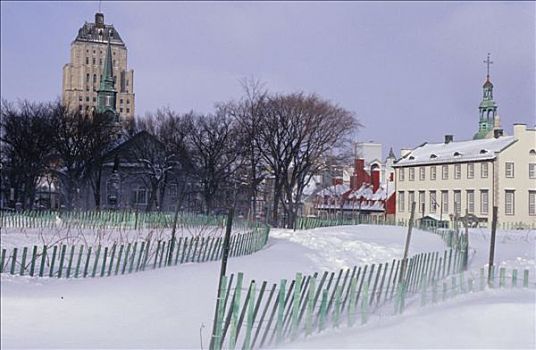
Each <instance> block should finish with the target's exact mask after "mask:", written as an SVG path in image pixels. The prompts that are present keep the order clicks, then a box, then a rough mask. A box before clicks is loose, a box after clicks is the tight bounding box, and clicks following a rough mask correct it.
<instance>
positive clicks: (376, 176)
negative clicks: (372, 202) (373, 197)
mask: <svg viewBox="0 0 536 350" xmlns="http://www.w3.org/2000/svg"><path fill="white" fill-rule="evenodd" d="M371 182H372V192H373V193H376V191H377V190H378V188H380V171H379V170H373V171H372V174H371Z"/></svg>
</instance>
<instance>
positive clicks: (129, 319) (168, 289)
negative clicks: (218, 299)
mask: <svg viewBox="0 0 536 350" xmlns="http://www.w3.org/2000/svg"><path fill="white" fill-rule="evenodd" d="M475 232H476V231H475ZM405 233H406V228H404V227H392V226H370V225H360V226H342V227H330V228H322V229H314V230H306V231H297V232H292V231H288V230H273V231H272V232H271V237H270V240H269V243H268V245H267V247H266V248H265V249H263V250H261V251H260V252H258V253H256V254H253V255H250V256H244V257H237V258H231V259H230V260H229V265H228V270H227V271H228V273H236V272H239V271H241V272H244V274H245V276H244V277H245V280H246V281H248V280H250V279H255V280H256V281H262V280H267V281H270V282H278V281H279V279H281V278H292V277H293V276H294V275H295V273H296V272H303V273H312V272H321V271H323V270H329V271H335V270H337V269H340V268H347V267H351V266H354V265H363V264H369V263H380V262H385V261H390V260H392V259H393V258H400V257H401V255H402V252H403V244H404V240H405ZM503 234H504V235H505V236H504V237H503V236H499V234H498V237H501V238H498V239H497V248H496V256H497V258H496V261H497V262H499V261H501V260H506V261H509V262H511V263H519V264H521V265H529V266H532V267H534V259H535V250H536V249H535V242H536V237H535V235H534V232H531V233H528V234H526V231H525V232H524V233H523V232H521V231H520V232H515V233H512V234H510V233H503ZM523 234H526V236H523ZM478 236H480V238H478ZM505 237H510V238H505ZM470 239H471V243H470V244H471V246H472V247H473V248H474V249H475V250H476V254H474V255H473V260H472V263H473V264H475V265H477V266H480V265H482V264H481V262H482V261H485V259H484V260H482V261H481V259H483V258H481V256H487V254H488V253H487V252H488V249H489V247H488V245H489V237H487V238H486V234H485V233H483V232H476V233H473V232H471V238H470ZM443 249H444V244H443V243H442V241H441V239H440V238H439V237H438V236H436V235H433V234H431V233H427V232H422V231H419V230H416V231H414V234H413V236H412V241H411V250H410V255H412V254H416V253H419V252H428V251H437V250H439V251H441V250H443ZM517 257H521V260H518V259H517ZM219 268H220V265H219V262H208V263H201V264H185V265H179V266H174V267H168V268H163V269H157V270H150V271H145V272H141V273H135V274H131V275H123V276H114V277H110V278H97V279H80V280H75V279H72V280H65V279H62V280H58V279H48V278H45V279H37V278H30V277H20V276H8V275H6V274H3V275H2V279H1V287H2V288H1V298H2V299H1V300H2V308H1V320H2V322H1V348H2V349H7V348H103V347H106V348H181V349H200V348H201V339H202V340H203V347H204V348H207V346H208V340H209V338H210V331H211V328H212V318H213V313H214V306H215V295H216V287H217V280H218V274H219ZM246 283H247V282H246ZM486 293H488V292H486ZM489 293H490V295H489V298H488V297H485V298H484V299H482V297H479V295H475V296H474V300H472V299H470V298H471V296H466V297H461V298H468V299H467V300H465V299H464V300H462V299H456V300H452V301H449V302H448V303H446V304H442V305H441V306H434V307H430V308H426V309H423V310H425V311H419V309H408V311H407V312H406V313H405V314H404V315H403V316H401V317H396V318H391V317H384V318H383V319H382V320H379V321H378V322H377V323H375V322H376V321H374V320H371V322H370V323H369V324H367V325H366V326H365V327H362V328H359V327H357V328H355V335H358V334H359V339H362V341H363V343H362V344H363V345H364V346H365V347H367V346H372V345H371V344H372V342H373V340H374V339H384V338H385V341H386V344H387V343H388V340H389V339H390V338H389V337H391V338H392V339H395V338H396V337H395V336H394V335H389V334H391V331H390V330H391V329H393V332H394V331H396V332H406V333H405V334H404V336H405V337H406V338H407V339H406V340H404V341H403V342H402V344H405V347H406V348H407V347H409V348H415V347H427V346H426V345H420V344H427V343H426V342H424V340H423V342H421V341H420V340H419V339H420V336H421V333H422V332H427V331H429V332H430V334H433V332H432V329H433V328H434V326H433V325H434V324H437V322H439V321H437V317H439V314H441V316H443V313H444V315H445V320H446V321H445V323H442V324H439V327H437V329H435V332H436V333H438V334H441V336H439V335H438V338H437V339H438V346H439V347H449V346H448V344H458V343H454V342H453V343H445V344H446V345H443V344H442V343H441V341H446V340H448V339H450V338H455V337H453V336H452V333H451V331H450V329H448V327H451V326H453V325H452V323H455V322H454V320H455V318H456V315H457V311H456V310H457V308H458V304H459V305H461V306H463V305H465V304H463V303H464V302H465V303H466V305H467V307H465V308H462V309H461V310H465V311H464V312H463V313H462V314H463V315H466V316H464V317H467V319H468V321H467V322H470V323H471V325H472V328H471V327H462V326H461V324H460V325H459V326H458V328H454V329H459V331H460V332H463V334H464V335H458V334H456V336H457V337H458V336H467V337H468V338H470V337H471V335H470V334H465V333H466V332H469V331H471V332H477V330H478V329H481V328H482V327H483V325H481V322H482V319H481V317H479V315H482V314H483V313H484V312H486V310H488V312H489V313H491V314H492V316H490V317H495V319H496V320H497V322H498V321H499V319H502V320H503V322H504V321H506V320H507V322H510V321H511V322H512V327H510V325H509V326H508V327H505V329H507V330H511V331H512V332H514V333H515V334H511V333H506V334H505V335H504V336H505V337H507V338H508V339H510V340H511V339H512V338H518V339H519V342H518V343H515V344H518V345H519V344H521V345H528V346H531V344H533V343H534V342H533V337H532V338H531V335H533V334H534V331H533V328H532V333H531V332H530V330H527V329H528V328H529V327H530V326H531V325H532V324H533V323H534V322H533V323H532V324H531V323H530V322H529V321H530V319H529V318H528V317H526V316H527V313H528V312H529V311H527V310H531V309H532V310H534V305H535V302H534V294H533V293H532V294H530V293H531V292H527V291H525V292H522V291H520V292H519V293H518V292H517V291H510V292H502V293H504V294H500V293H499V292H494V291H491V292H489ZM509 293H511V294H509ZM516 293H517V294H516ZM497 298H499V299H497ZM501 298H502V299H501ZM457 300H460V301H457ZM486 300H488V301H486ZM473 301H474V303H477V304H478V305H479V306H478V308H475V309H474V311H473V309H472V308H471V307H469V305H471V304H472V303H473ZM457 303H458V304H457ZM462 304H463V305H462ZM434 310H435V311H434ZM522 310H525V311H522ZM505 313H506V314H507V315H506V316H505ZM511 313H512V314H514V315H511ZM434 315H435V316H434ZM523 315H525V316H523ZM523 317H525V319H527V320H528V321H527V322H526V323H525V324H523V325H521V324H520V323H521V321H519V322H518V321H517V320H519V319H521V318H523ZM432 318H433V322H432ZM409 319H411V320H415V321H414V322H415V327H407V326H405V322H406V321H407V320H409ZM511 319H512V320H511ZM402 320H404V322H402ZM434 322H435V323H434ZM518 323H519V324H520V326H519V327H516V328H515V329H514V327H513V325H515V324H518ZM374 324H377V327H375V326H374ZM473 324H474V325H473ZM397 327H398V328H397ZM445 327H446V328H447V329H445ZM479 327H480V328H479ZM494 327H499V326H494ZM421 328H422V330H421ZM495 329H496V328H495ZM382 330H385V332H383V333H382ZM347 331H348V332H349V333H348V334H354V329H352V330H347ZM408 332H409V333H408ZM343 333H344V331H343V330H342V329H341V330H340V331H326V332H325V334H323V335H320V336H317V337H315V338H311V340H307V341H306V342H302V343H292V344H288V346H290V347H293V346H294V345H296V346H298V344H301V345H300V347H301V348H311V347H317V348H334V347H352V346H351V345H352V344H354V343H355V344H361V343H359V341H361V340H356V339H355V338H353V339H352V338H351V336H350V335H348V336H347V337H346V336H345V334H346V333H344V334H343ZM387 333H389V334H387ZM411 334H413V336H411ZM494 336H495V335H494ZM330 337H331V338H330ZM378 337H380V338H378ZM381 337H383V338H381ZM475 337H476V336H475ZM339 338H340V339H341V340H340V342H335V341H336V340H337V341H338V340H339ZM429 338H430V339H432V337H431V336H430V337H429ZM313 339H314V340H313ZM330 339H331V340H330ZM343 339H346V343H343V342H342V341H343ZM471 339H472V338H471ZM452 341H454V340H452ZM472 341H474V343H475V344H480V343H478V341H477V340H476V339H473V340H472ZM486 341H487V340H486ZM531 341H532V343H531ZM311 342H312V343H311ZM492 343H493V342H492V341H491V340H490V341H489V342H484V341H483V342H482V343H481V344H492ZM344 344H347V345H344ZM367 344H369V345H367ZM471 344H472V343H471ZM493 344H497V346H500V345H501V344H503V343H500V342H499V343H493ZM504 344H506V345H510V344H514V343H512V342H506V343H504ZM515 344H514V345H515ZM464 345H465V344H464ZM506 345H505V346H506ZM521 345H520V346H519V347H522V346H521ZM453 346H455V345H453ZM387 347H388V346H387ZM463 347H465V346H463ZM484 347H486V346H485V345H484Z"/></svg>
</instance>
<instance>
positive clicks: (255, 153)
mask: <svg viewBox="0 0 536 350" xmlns="http://www.w3.org/2000/svg"><path fill="white" fill-rule="evenodd" d="M241 84H242V88H243V90H244V96H243V97H242V98H241V99H240V100H239V101H238V102H229V103H227V104H225V105H220V106H219V108H220V109H223V110H225V112H226V113H228V114H229V115H231V116H232V117H233V118H234V119H235V120H236V122H237V127H238V128H239V132H240V134H241V135H242V138H243V157H244V172H245V176H244V178H245V182H246V187H247V198H248V200H249V201H250V203H249V204H250V207H249V212H250V214H251V215H252V216H254V215H256V213H257V201H256V200H257V197H258V193H259V186H260V184H261V183H262V182H263V181H264V179H265V178H266V175H267V172H266V162H265V161H264V159H263V157H262V154H261V152H260V150H259V147H258V146H257V134H258V129H259V126H260V125H261V117H262V113H261V110H262V108H263V104H264V103H265V101H266V98H267V91H266V90H265V88H264V85H263V84H262V83H261V82H260V81H258V80H254V79H243V80H242V81H241Z"/></svg>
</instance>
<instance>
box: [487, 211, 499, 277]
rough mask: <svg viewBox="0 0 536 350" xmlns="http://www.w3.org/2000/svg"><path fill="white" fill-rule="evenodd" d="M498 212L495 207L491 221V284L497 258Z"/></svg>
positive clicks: (489, 269)
mask: <svg viewBox="0 0 536 350" xmlns="http://www.w3.org/2000/svg"><path fill="white" fill-rule="evenodd" d="M497 211H498V208H497V207H496V206H494V207H493V216H492V220H491V239H490V243H489V262H488V264H489V265H488V283H490V284H491V282H492V279H493V271H492V270H493V263H494V261H493V260H494V258H495V233H496V232H497Z"/></svg>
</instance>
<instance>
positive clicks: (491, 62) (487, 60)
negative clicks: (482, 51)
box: [484, 52, 493, 80]
mask: <svg viewBox="0 0 536 350" xmlns="http://www.w3.org/2000/svg"><path fill="white" fill-rule="evenodd" d="M489 56H490V53H489V52H488V58H487V59H486V60H485V61H484V63H485V64H486V66H487V70H488V80H489V65H490V64H493V61H490V59H489Z"/></svg>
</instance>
